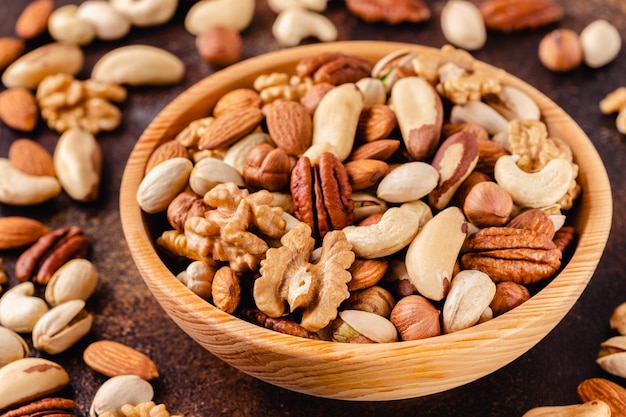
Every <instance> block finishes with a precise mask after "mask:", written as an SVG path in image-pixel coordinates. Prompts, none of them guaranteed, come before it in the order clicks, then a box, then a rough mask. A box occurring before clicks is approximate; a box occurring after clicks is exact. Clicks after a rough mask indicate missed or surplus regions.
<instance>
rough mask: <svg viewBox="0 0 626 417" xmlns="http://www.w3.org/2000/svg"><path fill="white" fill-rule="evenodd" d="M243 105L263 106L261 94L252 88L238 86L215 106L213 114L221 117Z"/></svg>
mask: <svg viewBox="0 0 626 417" xmlns="http://www.w3.org/2000/svg"><path fill="white" fill-rule="evenodd" d="M243 107H261V96H260V95H259V93H257V92H256V91H254V90H252V89H251V88H237V89H235V90H232V91H229V92H228V93H226V94H224V95H223V96H222V97H220V99H219V100H218V101H217V103H215V107H213V116H214V117H220V116H221V115H223V114H226V113H228V112H230V111H232V110H236V109H240V108H243Z"/></svg>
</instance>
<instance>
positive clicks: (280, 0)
mask: <svg viewBox="0 0 626 417" xmlns="http://www.w3.org/2000/svg"><path fill="white" fill-rule="evenodd" d="M327 3H328V0H267V5H268V6H270V9H272V11H273V12H274V13H280V12H282V11H283V10H287V9H289V8H292V7H300V8H303V9H309V10H313V11H316V12H323V11H324V10H326V5H327Z"/></svg>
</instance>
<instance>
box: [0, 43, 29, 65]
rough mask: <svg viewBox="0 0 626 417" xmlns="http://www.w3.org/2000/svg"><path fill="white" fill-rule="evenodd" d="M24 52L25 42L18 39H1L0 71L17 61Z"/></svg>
mask: <svg viewBox="0 0 626 417" xmlns="http://www.w3.org/2000/svg"><path fill="white" fill-rule="evenodd" d="M23 50H24V41H23V40H21V39H18V38H9V37H3V38H0V71H2V70H3V69H5V68H6V67H8V66H9V65H10V64H11V63H12V62H13V61H15V60H16V59H17V58H18V57H19V56H20V54H21V53H22V51H23Z"/></svg>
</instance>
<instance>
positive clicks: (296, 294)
mask: <svg viewBox="0 0 626 417" xmlns="http://www.w3.org/2000/svg"><path fill="white" fill-rule="evenodd" d="M280 242H281V244H282V245H283V246H281V247H280V248H271V249H269V250H268V251H267V253H266V257H265V260H263V261H261V269H260V273H261V277H260V278H258V279H257V280H256V281H255V283H254V301H255V302H256V305H257V307H258V308H259V310H261V311H262V312H263V313H265V314H267V315H268V316H270V317H274V318H276V317H280V316H282V315H283V313H284V311H285V302H287V303H288V304H289V307H290V309H291V311H292V312H293V311H295V310H296V309H300V310H301V311H302V322H301V323H300V325H301V326H302V327H304V328H305V329H307V330H309V331H313V332H315V331H318V330H320V329H321V328H323V327H325V326H326V325H328V323H330V321H331V320H333V319H334V318H335V317H336V316H337V308H338V307H339V305H340V304H341V302H343V301H344V300H345V299H347V298H348V297H349V296H350V292H349V291H348V286H347V283H348V282H349V281H350V280H351V279H352V275H351V274H350V272H349V271H348V269H349V268H350V266H351V265H352V263H353V262H354V258H355V255H354V252H352V245H351V244H350V242H348V240H347V239H346V236H345V234H344V233H343V232H342V231H331V232H328V233H327V234H326V236H325V237H324V240H323V242H322V254H321V256H320V259H319V261H318V262H317V263H314V264H313V263H309V259H310V256H311V253H312V252H313V249H314V246H315V239H313V238H312V237H311V228H310V227H309V226H308V225H307V224H306V223H302V222H301V223H299V224H298V225H297V226H296V227H295V228H293V229H292V230H291V231H289V232H288V233H286V234H285V235H284V236H283V237H282V239H281V240H280Z"/></svg>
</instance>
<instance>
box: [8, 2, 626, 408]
mask: <svg viewBox="0 0 626 417" xmlns="http://www.w3.org/2000/svg"><path fill="white" fill-rule="evenodd" d="M67 3H79V2H78V1H62V0H56V1H55V6H56V7H58V6H60V5H62V4H67ZM192 3H193V2H191V1H184V0H182V1H181V3H180V6H179V10H178V13H177V15H176V17H175V19H173V20H172V21H171V22H170V23H168V24H167V25H164V26H160V27H154V28H143V29H138V28H135V29H133V30H132V31H131V33H130V34H129V35H128V36H127V37H125V38H124V39H122V40H120V41H116V42H105V41H97V42H94V43H92V44H90V45H88V46H86V47H84V51H85V53H86V62H85V66H84V69H83V71H82V72H81V74H80V75H79V78H81V79H85V78H87V77H88V76H89V73H90V71H91V68H92V67H93V64H94V63H95V62H96V60H97V59H98V58H99V57H100V56H102V55H103V54H104V53H105V52H107V51H109V50H111V49H113V48H114V47H117V46H121V45H124V44H138V43H142V44H151V45H156V46H160V47H162V48H165V49H168V50H170V51H172V52H174V53H175V54H176V55H178V56H179V57H181V58H182V59H183V60H184V62H185V64H186V65H187V74H186V77H185V79H184V81H183V82H182V83H181V84H178V85H175V86H168V87H162V88H131V89H129V97H128V100H127V101H126V102H125V103H124V104H123V105H122V110H123V113H124V120H123V123H122V126H121V127H120V128H119V129H117V130H116V131H114V132H111V133H102V134H99V135H98V140H99V142H100V145H101V147H102V149H103V151H104V169H103V182H102V187H101V189H100V197H99V199H98V201H97V202H95V203H91V204H79V203H76V202H73V201H71V200H70V199H69V198H68V197H67V196H65V195H61V196H59V197H58V198H56V199H54V200H53V201H51V202H48V203H46V204H43V205H40V206H37V207H30V208H14V207H8V206H3V205H0V216H8V215H14V214H22V215H27V216H32V217H35V218H38V219H40V220H42V221H43V222H44V223H46V224H47V225H49V226H50V227H59V226H63V225H78V226H80V227H82V228H83V229H84V230H85V231H86V232H87V234H88V235H89V237H90V238H91V244H92V245H91V247H92V251H91V254H90V259H91V260H92V261H93V262H94V263H95V264H96V266H97V268H98V271H99V274H100V283H99V286H98V289H97V291H96V293H95V294H94V296H93V297H92V298H91V299H90V300H89V302H88V304H87V308H88V310H89V311H91V312H93V313H94V315H95V322H94V326H93V328H92V330H91V332H90V333H89V335H88V336H87V337H86V338H85V339H84V340H82V341H81V342H80V343H78V344H77V345H75V346H74V347H73V348H72V349H70V350H69V351H67V352H65V353H63V354H61V355H57V356H54V357H50V358H51V359H52V360H55V361H57V362H59V363H61V364H63V366H65V367H66V369H67V370H68V372H69V373H70V375H71V378H72V382H71V385H70V388H69V389H68V390H67V391H66V392H65V394H67V395H68V396H71V397H73V398H75V399H76V401H77V414H78V415H79V416H85V415H87V414H88V409H89V405H90V402H91V399H92V397H93V395H94V393H95V392H96V390H97V388H98V387H99V386H100V384H101V383H103V382H104V380H105V377H103V376H101V375H99V374H96V373H95V372H93V371H91V370H90V369H89V368H87V366H86V365H85V364H84V363H83V361H82V358H81V354H82V351H83V350H84V348H85V347H86V346H87V345H88V344H89V343H90V342H92V341H95V340H100V339H112V340H116V341H119V342H122V343H125V344H128V345H130V346H133V347H135V348H137V349H138V350H140V351H142V352H144V353H146V354H147V355H149V356H150V357H151V358H152V359H153V360H154V361H155V362H156V364H157V366H158V368H159V371H160V377H159V378H158V379H156V380H154V381H153V386H154V389H155V394H156V395H155V400H156V401H157V402H162V403H165V404H166V405H167V407H168V409H170V410H171V411H172V412H176V413H180V414H183V415H185V416H221V415H224V416H302V417H303V416H322V415H332V416H363V417H365V416H381V415H395V416H401V415H402V416H404V415H406V416H409V415H411V416H412V415H420V416H444V415H446V416H452V415H473V416H521V415H522V414H523V413H524V412H525V411H527V410H528V409H530V408H533V407H536V406H540V405H562V404H572V403H577V402H579V400H578V397H577V395H576V386H577V385H578V384H579V383H580V382H581V381H583V380H584V379H587V378H591V377H607V378H610V379H613V380H614V381H616V382H618V383H620V384H622V385H626V382H625V381H624V380H623V379H620V378H615V377H611V376H610V375H608V374H606V373H605V372H604V371H602V370H601V369H600V368H599V367H598V366H597V365H596V364H595V362H594V360H595V357H596V355H597V352H598V347H599V344H600V343H601V342H602V341H603V340H605V339H607V338H608V337H610V336H612V335H613V333H612V332H611V330H610V329H609V325H608V319H609V316H610V314H611V312H612V310H613V309H614V308H615V307H616V306H617V305H618V304H620V303H622V302H624V301H626V280H625V279H626V272H625V263H624V255H623V254H624V252H625V251H626V236H625V234H624V233H623V230H624V227H625V223H624V219H625V218H626V216H625V214H626V213H625V207H626V194H625V192H624V189H625V186H626V184H625V180H624V175H623V172H624V166H626V143H625V140H626V138H624V136H622V135H620V134H619V133H618V132H617V131H616V129H615V124H614V123H615V116H605V115H603V114H601V113H600V112H599V110H598V102H599V101H600V99H601V98H603V97H604V95H605V94H607V93H608V92H610V91H612V90H613V89H615V88H616V87H618V86H621V85H626V75H625V74H626V52H625V51H622V52H621V53H620V55H619V56H618V58H617V60H616V61H614V62H613V63H611V64H610V65H608V66H606V67H604V68H600V69H594V70H592V69H590V68H586V67H585V66H582V67H580V68H578V69H576V70H574V71H572V72H570V73H567V74H555V73H550V72H549V71H547V70H546V69H544V68H543V67H542V66H541V64H540V63H539V61H538V59H537V45H538V43H539V40H540V39H541V37H542V36H543V35H544V34H545V33H547V32H548V31H549V30H551V29H553V28H554V27H565V28H570V29H574V30H576V31H580V30H582V29H583V28H584V26H585V25H586V24H588V23H590V22H591V21H593V20H594V19H597V18H603V19H606V20H608V21H610V22H611V23H613V24H614V25H615V26H617V27H618V28H619V30H620V32H621V33H622V37H624V33H626V6H625V5H624V3H623V1H622V0H606V1H600V0H578V1H565V0H563V1H562V4H563V5H564V6H565V10H566V16H565V18H564V19H563V20H562V21H561V22H560V23H559V24H558V25H556V26H552V27H549V28H543V29H540V30H536V31H532V32H528V31H525V32H519V33H513V34H508V35H502V34H497V33H490V34H489V38H488V41H487V44H486V45H485V47H484V48H483V49H482V50H480V51H478V52H476V53H474V55H475V56H476V57H477V58H478V59H481V60H483V61H485V62H487V63H490V64H493V65H495V66H499V67H501V68H504V69H505V70H507V71H509V72H510V73H512V74H513V75H516V76H518V77H520V78H522V79H524V80H525V81H527V82H529V83H530V84H531V85H533V86H535V87H536V88H538V89H539V90H541V91H543V92H544V93H545V94H546V95H547V96H549V97H550V98H551V99H553V100H554V101H555V102H556V103H557V104H558V105H560V106H561V107H563V108H564V109H565V110H566V111H567V112H568V113H569V114H570V115H571V116H572V117H573V118H574V119H575V120H576V121H577V122H578V123H579V124H580V126H581V127H582V128H583V130H584V131H585V132H586V133H587V134H588V135H589V137H590V138H591V140H592V141H593V143H594V144H595V146H596V148H597V149H598V152H599V153H600V155H601V157H602V159H603V160H604V163H605V165H606V168H607V171H608V174H609V177H610V180H611V184H612V190H613V198H614V219H613V230H612V233H611V235H610V237H609V241H608V245H607V248H606V250H605V253H604V256H603V257H602V260H601V262H600V264H599V266H598V268H597V271H596V273H595V275H594V277H593V279H592V280H591V283H590V285H589V286H588V288H587V289H586V290H585V292H584V293H583V295H582V296H581V298H580V300H579V301H578V302H577V303H576V305H575V306H574V308H573V309H572V310H571V312H570V313H569V314H568V315H567V316H566V317H565V318H564V320H563V321H562V322H561V324H560V325H559V326H557V328H556V329H554V330H553V331H552V332H551V333H550V334H549V335H548V336H547V337H546V338H545V339H544V340H542V341H541V342H540V343H539V344H538V345H537V346H536V347H534V348H533V349H532V350H530V351H529V352H528V353H526V354H525V355H523V356H521V357H520V358H519V359H517V360H515V361H514V362H512V363H511V364H510V365H508V366H506V367H504V368H502V369H501V370H499V371H497V372H495V373H493V374H491V375H488V376H486V377H484V378H482V379H480V380H478V381H476V382H474V383H471V384H468V385H466V386H463V387H460V388H457V389H454V390H451V391H448V392H445V393H441V394H436V395H432V396H428V397H424V398H417V399H411V400H403V401H392V402H344V401H335V400H326V399H321V398H315V397H309V396H305V395H301V394H298V393H294V392H290V391H286V390H283V389H280V388H276V387H274V386H271V385H268V384H266V383H264V382H261V381H258V380H256V379H254V378H252V377H250V376H247V375H245V374H243V373H241V372H239V371H237V370H236V369H234V368H231V367H230V366H229V365H227V364H225V363H223V362H222V361H220V360H219V359H217V358H215V357H214V356H212V355H211V354H209V353H208V352H207V351H205V350H203V349H202V348H201V347H200V346H198V345H197V344H196V343H195V342H193V341H192V340H191V339H190V338H189V337H187V336H186V335H185V334H184V333H183V332H182V331H181V330H180V329H179V328H178V327H177V326H176V325H175V324H174V323H173V322H172V321H171V320H170V319H169V318H168V317H167V316H166V315H165V313H164V312H163V310H162V309H161V308H160V306H159V305H158V304H157V303H156V301H155V300H154V298H153V297H152V296H151V294H150V293H149V291H148V289H147V288H146V286H145V285H144V283H143V282H142V280H141V278H140V276H139V273H138V272H137V270H136V268H135V266H134V264H133V261H132V259H131V257H130V254H129V251H128V248H127V246H126V242H125V240H124V236H123V234H122V228H121V225H120V218H119V210H118V193H119V184H120V180H121V176H122V172H123V169H124V164H125V161H126V159H127V157H128V155H129V153H130V152H131V150H132V148H133V146H134V143H135V141H136V139H137V138H138V137H139V135H140V134H141V132H142V130H143V129H144V128H145V127H146V126H147V125H148V123H149V122H150V120H151V119H152V118H153V117H154V116H155V115H156V114H157V113H158V112H159V110H161V109H162V108H163V106H164V105H166V104H167V103H168V102H169V101H170V100H171V99H173V98H174V97H175V96H176V95H178V94H179V93H180V92H182V91H183V90H184V89H185V88H187V87H189V86H190V85H192V84H194V83H195V82H197V81H198V80H200V79H202V78H203V77H205V76H207V75H210V74H211V73H213V72H214V71H215V70H216V68H213V67H210V66H207V65H206V64H204V63H203V62H202V61H201V60H200V59H199V57H198V55H197V53H196V50H195V46H194V38H193V36H192V35H190V34H189V33H187V32H186V31H185V29H184V27H183V23H182V22H183V19H184V16H185V14H186V12H187V10H189V7H190V6H191V4H192ZM428 3H429V5H430V6H431V8H432V12H433V17H432V18H431V20H430V21H429V22H426V23H423V24H419V25H409V24H405V25H399V26H395V27H391V26H387V25H384V24H367V23H364V22H362V21H360V20H358V19H357V18H355V17H354V16H352V15H350V14H349V13H348V12H347V11H346V9H345V6H344V4H343V2H340V1H330V2H329V7H328V10H327V11H326V12H325V14H326V16H328V17H329V18H330V19H332V20H333V21H334V22H335V24H337V26H338V28H339V33H340V36H339V38H340V40H357V39H360V40H393V41H402V42H413V43H419V44H424V45H429V46H435V47H440V46H441V45H443V44H444V38H443V35H442V33H441V29H440V26H439V16H440V11H441V8H442V7H443V4H445V2H444V1H429V2H428ZM25 4H26V2H22V1H8V0H2V1H1V2H0V16H1V18H2V25H0V36H12V35H13V23H14V22H15V19H16V18H17V16H18V15H19V13H20V12H21V10H22V9H23V7H24V6H25ZM274 19H275V15H274V13H272V12H271V10H269V8H268V6H267V4H266V1H265V0H258V1H257V10H256V14H255V17H254V20H253V22H252V24H251V25H250V27H249V28H248V29H246V31H245V32H244V33H243V37H244V44H243V45H244V46H243V56H244V58H248V57H252V56H254V55H258V54H261V53H264V52H269V51H273V50H277V49H279V46H278V44H277V43H276V42H275V40H274V39H273V37H272V35H271V25H272V23H273V21H274ZM49 41H50V39H49V38H46V36H43V37H41V38H39V39H37V40H34V41H30V42H29V43H28V44H27V47H28V49H32V48H34V47H36V46H37V45H39V44H42V43H46V42H49ZM2 88H4V87H0V89H2ZM20 137H28V138H31V139H34V140H36V141H38V142H39V143H41V144H42V145H43V146H44V147H46V148H47V149H48V150H49V151H50V152H52V151H53V150H54V146H55V143H56V140H57V138H58V135H57V134H55V133H52V132H51V131H50V130H49V129H47V128H46V127H45V126H44V124H43V123H41V122H40V123H39V126H38V128H37V129H36V130H35V131H34V132H32V133H28V134H23V133H19V132H16V131H13V130H10V129H8V128H7V127H6V126H4V125H1V124H0V156H2V157H6V156H7V153H8V149H9V146H10V144H11V142H12V141H14V140H15V139H17V138H20ZM0 255H1V256H2V257H3V258H4V260H5V264H6V266H7V268H8V271H9V274H12V271H11V269H12V265H13V262H14V260H15V258H16V256H17V253H2V254H0ZM15 283H16V282H15V280H14V279H13V278H12V277H11V280H10V285H14V284H15ZM6 287H7V286H6V285H5V286H4V288H5V289H6ZM31 355H33V356H38V355H41V356H45V355H42V354H40V353H38V352H36V351H34V350H32V351H31ZM363 366H367V358H364V365H363ZM6 382H7V381H0V384H1V383H6Z"/></svg>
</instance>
